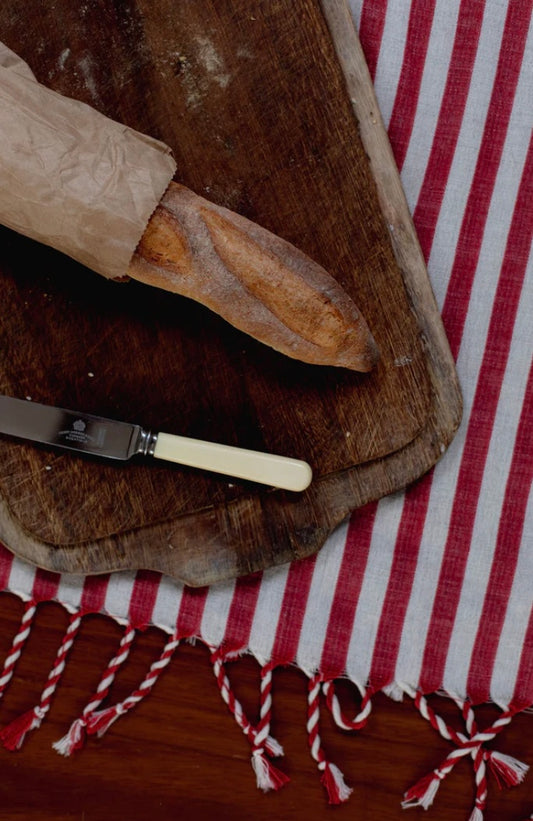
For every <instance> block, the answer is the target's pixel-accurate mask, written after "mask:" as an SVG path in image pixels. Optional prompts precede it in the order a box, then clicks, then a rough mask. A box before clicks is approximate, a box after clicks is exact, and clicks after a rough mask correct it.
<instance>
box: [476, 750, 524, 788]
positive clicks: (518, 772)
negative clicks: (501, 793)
mask: <svg viewBox="0 0 533 821" xmlns="http://www.w3.org/2000/svg"><path fill="white" fill-rule="evenodd" d="M485 758H486V760H487V761H488V762H489V767H490V769H491V772H492V774H493V775H494V777H495V778H496V781H497V782H498V786H499V787H500V789H501V788H503V787H517V786H518V785H519V784H521V783H522V781H523V780H524V778H525V777H526V775H527V773H528V770H529V766H528V765H527V764H524V763H523V761H518V759H517V758H514V757H513V756H511V755H506V754H505V753H499V752H497V751H492V750H490V751H488V752H487V753H486V754H485Z"/></svg>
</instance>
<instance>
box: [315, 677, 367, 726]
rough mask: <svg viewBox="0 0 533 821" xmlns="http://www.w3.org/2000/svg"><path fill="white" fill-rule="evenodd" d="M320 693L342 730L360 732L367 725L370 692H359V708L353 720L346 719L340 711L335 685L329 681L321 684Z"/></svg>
mask: <svg viewBox="0 0 533 821" xmlns="http://www.w3.org/2000/svg"><path fill="white" fill-rule="evenodd" d="M322 691H323V693H324V695H325V697H326V704H327V706H328V708H329V710H330V712H331V715H332V716H333V720H334V721H335V724H336V725H337V726H338V727H341V728H342V729H343V730H361V729H362V728H363V727H364V726H365V724H366V723H367V721H368V719H369V717H370V713H371V712H372V692H371V690H360V693H361V708H360V710H359V712H358V713H357V715H356V716H354V718H351V719H349V718H347V717H346V716H345V715H344V713H343V712H342V710H341V706H340V702H339V699H338V698H337V694H336V692H335V683H334V682H333V681H331V680H329V681H323V682H322Z"/></svg>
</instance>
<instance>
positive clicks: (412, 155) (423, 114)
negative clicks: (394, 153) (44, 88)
mask: <svg viewBox="0 0 533 821" xmlns="http://www.w3.org/2000/svg"><path fill="white" fill-rule="evenodd" d="M459 6H460V0H439V2H437V4H436V6H435V16H434V18H433V25H432V27H431V36H430V38H429V43H428V51H427V55H426V61H425V65H424V73H423V77H422V83H421V85H420V94H419V98H418V104H417V109H416V114H415V119H414V123H413V130H412V134H411V139H410V141H409V148H408V150H407V154H406V156H405V160H404V163H403V166H402V182H403V185H404V189H405V194H406V197H407V201H408V203H409V207H410V208H411V210H414V207H415V205H416V203H417V200H418V197H419V195H420V188H421V187H422V183H423V181H424V174H425V171H426V167H427V164H428V161H429V156H430V153H431V148H432V145H433V137H434V133H435V129H436V127H437V122H438V118H439V113H440V108H441V104H442V97H443V94H444V89H445V86H446V78H447V75H448V69H449V64H450V58H451V55H452V50H453V43H454V38H455V30H456V27H457V16H458V13H459ZM380 56H381V55H380ZM387 58H388V55H384V59H387ZM378 99H379V100H380V106H381V99H380V98H379V95H378Z"/></svg>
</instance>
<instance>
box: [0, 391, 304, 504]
mask: <svg viewBox="0 0 533 821" xmlns="http://www.w3.org/2000/svg"><path fill="white" fill-rule="evenodd" d="M0 433H2V434H7V435H9V436H14V437H16V438H20V439H28V440H30V441H32V442H41V443H43V444H45V445H52V446H54V447H60V448H67V449H68V450H74V451H81V452H83V453H90V454H93V455H96V456H103V457H105V458H107V459H117V460H119V461H127V460H128V459H131V458H132V457H133V456H135V455H137V454H141V455H143V456H153V457H154V458H155V459H163V460H165V461H167V462H176V463H177V464H180V465H187V466H188V467H194V468H200V469H202V470H207V471H211V472H214V473H221V474H224V475H226V476H231V477H235V478H238V479H247V480H249V481H252V482H259V483H261V484H264V485H270V486H271V487H276V488H282V489H284V490H293V491H302V490H305V489H306V488H307V487H308V486H309V484H310V483H311V479H312V471H311V468H310V466H309V465H308V464H307V462H303V461H301V460H300V459H292V458H290V457H287V456H277V455H275V454H272V453H261V452H260V451H255V450H245V449H243V448H238V447H233V446H231V445H223V444H218V443H215V442H206V441H204V440H201V439H190V438H188V437H185V436H176V435H174V434H170V433H152V432H151V431H149V430H145V429H143V428H142V427H141V426H140V425H134V424H130V423H128V422H117V421H115V420H113V419H104V418H102V417H100V416H93V415H92V414H87V413H78V412H77V411H71V410H65V409H64V408H54V407H51V406H49V405H40V404H39V403H38V402H32V401H31V400H27V399H26V400H25V399H15V398H13V397H11V396H0Z"/></svg>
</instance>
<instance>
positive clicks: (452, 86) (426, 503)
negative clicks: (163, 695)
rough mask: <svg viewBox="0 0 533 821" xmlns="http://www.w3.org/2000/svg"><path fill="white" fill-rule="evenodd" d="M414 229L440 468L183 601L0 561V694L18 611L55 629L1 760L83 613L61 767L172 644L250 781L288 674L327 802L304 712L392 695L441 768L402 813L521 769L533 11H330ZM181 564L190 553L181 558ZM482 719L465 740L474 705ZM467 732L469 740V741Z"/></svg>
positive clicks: (514, 6) (272, 750) (145, 587)
mask: <svg viewBox="0 0 533 821" xmlns="http://www.w3.org/2000/svg"><path fill="white" fill-rule="evenodd" d="M350 6H351V11H352V13H353V16H354V20H355V23H356V25H357V28H358V30H359V35H360V39H361V42H362V45H363V49H364V51H365V54H366V57H367V61H368V64H369V67H370V71H371V74H372V77H373V80H374V83H375V88H376V92H377V96H378V101H379V103H380V107H381V111H382V114H383V117H384V120H385V124H386V126H387V128H388V132H389V135H390V140H391V143H392V147H393V151H394V153H395V157H396V160H397V163H398V167H399V169H400V173H401V176H402V180H403V184H404V188H405V191H406V195H407V198H408V202H409V206H410V208H411V211H412V213H413V216H414V221H415V225H416V228H417V231H418V235H419V238H420V242H421V245H422V249H423V252H424V254H425V257H426V260H427V263H428V269H429V274H430V279H431V282H432V285H433V288H434V291H435V294H436V297H437V301H438V304H439V307H440V309H441V312H442V317H443V321H444V325H445V328H446V332H447V334H448V338H449V341H450V345H451V349H452V352H453V355H454V357H455V359H456V362H457V369H458V373H459V378H460V381H461V385H462V389H463V396H464V419H463V423H462V425H461V427H460V429H459V432H458V434H457V436H456V438H455V440H454V441H453V443H452V445H451V447H450V448H449V450H448V452H447V453H446V455H445V456H444V458H443V459H442V461H441V462H440V463H439V464H438V465H437V466H436V467H435V468H434V470H433V471H431V473H430V474H428V475H427V476H425V477H424V478H423V479H422V480H420V481H419V482H417V483H416V484H415V485H414V486H413V487H411V488H409V489H408V490H407V491H406V492H405V493H398V494H395V495H393V496H389V497H387V498H384V499H382V500H380V501H379V502H377V503H373V504H370V505H368V506H366V507H365V508H363V509H361V510H359V511H356V512H355V513H354V514H353V515H352V517H351V519H350V520H349V521H347V522H346V523H344V524H343V525H342V526H340V527H339V528H338V529H337V531H336V532H335V533H334V534H333V535H332V536H331V538H330V539H329V541H328V542H327V543H326V545H325V546H324V548H323V549H322V551H321V552H320V553H319V554H318V555H317V556H316V557H313V558H311V559H307V560H304V561H302V562H299V563H295V564H293V565H291V566H284V567H280V568H276V569H271V570H268V571H267V572H264V573H263V574H258V575H255V576H253V577H251V578H246V579H239V580H237V581H235V582H228V583H224V584H220V585H217V586H213V587H212V588H210V589H197V590H192V589H187V588H185V589H184V588H183V587H182V586H181V585H180V584H178V583H176V582H174V581H172V580H170V579H168V578H164V577H163V578H162V577H160V576H159V575H157V574H155V573H152V572H139V573H137V574H131V573H119V574H114V575H111V576H106V577H97V578H89V579H87V580H83V579H80V578H77V577H71V576H62V577H60V576H55V575H53V574H50V573H46V572H43V571H35V570H34V569H33V568H30V567H29V566H27V565H25V564H24V563H22V562H21V561H19V560H17V559H14V558H12V556H11V555H10V554H9V552H8V551H6V550H3V551H2V552H1V555H0V585H1V587H2V588H3V589H5V590H8V591H11V592H15V593H18V594H19V595H20V596H22V597H23V598H24V600H25V601H26V609H25V611H24V615H23V618H22V622H21V627H20V630H19V632H18V634H17V636H15V637H14V640H13V651H12V653H11V654H10V655H9V657H8V659H6V662H5V665H4V672H3V675H2V676H1V677H0V696H1V695H2V694H3V692H4V690H5V688H6V687H7V684H8V683H9V681H10V680H11V677H12V676H13V674H14V672H15V667H16V661H17V660H18V657H19V655H20V653H21V652H22V651H23V646H24V641H25V639H26V636H27V633H28V630H29V627H30V626H31V622H32V618H33V613H34V611H35V606H36V604H37V603H38V602H39V601H41V600H50V599H54V600H58V601H60V602H62V603H63V604H64V605H65V606H66V607H67V608H68V609H69V611H70V612H71V613H72V617H71V622H70V625H69V630H67V634H66V635H65V639H64V641H63V643H62V646H61V648H60V649H59V651H58V658H57V663H56V665H55V666H54V669H53V670H52V671H51V674H50V677H49V680H48V682H47V683H46V686H45V689H44V690H43V697H42V698H41V702H40V704H39V705H37V706H36V707H35V708H34V709H33V710H31V711H29V713H28V714H27V715H26V716H25V717H22V718H21V721H20V722H19V724H18V725H17V724H16V722H14V724H15V726H14V727H8V728H5V730H4V731H3V733H2V738H3V740H4V743H5V744H6V746H8V747H9V746H11V747H12V748H15V747H17V746H20V744H21V743H22V740H23V738H24V735H25V733H26V732H27V731H28V730H31V729H34V728H35V727H36V726H38V725H39V723H40V722H41V721H42V719H43V718H44V716H45V714H46V712H47V710H48V709H49V706H50V703H51V699H52V695H53V692H54V688H55V685H56V683H57V681H58V679H59V677H60V675H61V673H62V670H63V668H64V664H65V662H66V658H67V654H68V650H69V648H70V646H71V644H72V641H73V640H74V637H75V633H76V630H77V627H78V626H79V618H80V617H81V616H82V615H83V614H84V613H87V612H103V613H108V614H109V615H110V616H112V617H113V618H115V619H116V620H118V621H119V622H121V623H123V624H124V625H125V632H124V637H123V640H122V642H121V646H120V648H119V650H118V651H117V655H116V656H115V657H114V659H112V660H111V661H110V665H109V667H108V668H107V670H106V671H104V674H103V677H102V682H101V687H100V689H99V691H98V692H99V695H100V696H101V698H100V697H99V698H97V699H96V701H95V702H93V703H90V704H88V706H87V708H86V710H85V711H84V713H83V715H82V716H81V717H80V719H78V722H77V723H76V722H74V725H73V727H71V729H70V731H69V733H68V734H67V736H66V737H65V739H63V740H62V742H60V744H59V745H58V749H59V751H60V752H63V753H67V754H68V753H69V752H71V751H72V750H74V749H76V748H77V747H78V746H81V744H82V743H83V734H84V733H85V732H91V731H93V732H99V733H100V734H101V733H102V732H104V731H105V729H107V727H108V726H109V725H110V724H111V722H112V721H113V720H115V719H116V718H117V717H118V715H119V714H120V713H121V712H124V711H126V710H127V709H130V708H131V707H133V706H135V704H136V703H138V701H140V700H141V698H142V697H143V696H144V695H146V694H147V693H148V692H149V691H150V689H151V687H152V686H153V684H154V683H155V680H156V678H157V675H158V674H159V672H161V670H162V669H164V667H165V666H166V664H167V663H168V662H169V661H170V659H171V656H172V652H173V650H174V648H175V646H176V645H177V642H178V641H179V640H180V639H182V638H190V637H197V638H199V639H201V640H202V641H204V642H205V643H206V644H207V645H208V646H209V647H210V648H211V650H212V653H213V656H212V659H213V665H214V668H215V672H216V674H217V681H219V685H220V689H221V693H222V696H223V698H224V700H225V701H226V703H227V705H228V707H229V709H230V710H231V711H232V713H233V714H234V716H235V718H236V720H237V722H238V723H239V724H240V726H241V728H242V729H244V730H245V732H246V733H247V735H248V736H249V738H250V741H251V743H252V746H253V751H254V756H255V758H254V768H255V770H256V773H257V780H258V785H259V786H261V787H263V789H267V788H269V787H272V788H277V787H279V786H281V785H282V783H283V781H284V779H283V777H282V776H281V774H280V772H279V771H278V770H277V769H276V768H274V766H273V765H272V764H271V761H270V759H271V758H272V757H274V756H275V755H276V754H277V753H279V752H280V751H279V749H277V747H276V744H275V742H274V741H273V740H272V739H270V736H269V735H268V730H269V720H270V710H271V709H272V704H271V698H270V685H271V674H272V669H273V668H274V667H275V666H276V665H282V664H289V663H296V664H297V665H298V666H299V668H300V669H302V670H303V671H305V672H306V673H307V674H308V676H309V724H308V732H309V739H310V743H311V752H312V754H313V755H314V757H315V759H316V761H317V765H318V768H319V770H320V772H321V773H322V778H323V781H324V784H325V787H326V790H327V791H328V795H329V800H330V801H332V802H338V801H342V800H345V799H346V798H347V797H348V794H349V790H348V788H347V787H346V786H345V784H344V782H343V779H342V775H341V773H340V771H339V770H338V769H337V768H336V767H335V766H334V765H333V764H331V763H330V762H328V761H327V759H326V756H325V753H324V750H323V748H322V745H321V742H320V737H319V735H318V714H319V709H320V704H321V702H322V703H326V704H327V706H328V707H329V708H330V710H331V712H332V714H333V717H334V719H335V721H336V722H337V723H338V724H339V726H341V727H345V728H349V729H353V730H357V729H359V728H361V727H362V726H363V725H364V723H365V721H366V719H367V717H368V714H369V711H370V709H371V699H372V694H373V693H374V692H376V691H380V690H384V691H385V692H387V693H388V694H390V695H391V696H392V697H396V698H400V697H410V698H413V699H414V701H415V704H416V706H417V707H418V709H419V710H420V712H421V714H422V716H423V717H424V718H426V719H427V720H428V721H430V722H431V724H432V725H433V726H434V727H435V730H436V731H437V732H439V733H440V734H441V735H442V736H444V738H447V739H448V740H449V741H451V742H452V750H453V752H452V753H451V754H450V756H448V757H447V758H446V759H445V761H444V762H443V763H442V764H441V766H440V768H438V770H436V771H435V772H434V773H431V774H429V775H428V776H427V777H426V778H425V779H422V781H421V782H420V783H419V784H417V785H414V787H413V788H412V790H410V791H409V792H408V793H407V794H406V796H405V806H412V805H421V806H424V807H427V806H429V804H430V803H431V802H432V800H433V799H434V797H435V793H436V791H437V789H438V785H439V784H440V782H441V780H442V779H443V778H444V777H445V776H446V775H447V773H448V772H450V771H451V770H452V768H453V766H454V764H455V762H456V761H457V760H459V759H460V758H462V757H463V756H466V755H468V756H469V757H471V759H472V762H473V766H474V769H475V774H476V785H477V788H476V803H475V807H474V809H473V813H472V816H471V818H472V819H473V820H474V821H476V820H477V819H481V818H482V817H483V809H484V806H485V802H486V797H487V789H486V778H485V772H486V767H487V766H490V767H492V769H493V770H494V771H495V772H497V773H498V774H499V775H500V778H501V779H503V780H504V782H506V783H508V784H515V783H518V782H519V781H520V780H521V779H522V777H523V775H524V773H525V770H526V767H525V766H524V765H522V764H520V762H517V761H515V760H514V759H510V758H509V757H507V756H500V755H498V753H497V752H494V751H493V750H487V748H486V747H485V742H486V741H490V740H492V739H493V738H494V737H495V736H496V735H497V734H498V733H499V732H500V731H501V730H502V729H504V728H505V726H506V725H507V724H508V723H509V721H510V720H511V719H512V717H513V715H514V713H515V712H516V711H518V710H521V709H524V708H526V707H529V706H531V705H533V618H532V607H531V605H532V593H531V591H532V584H531V579H532V578H533V504H532V503H531V495H530V489H531V477H532V472H533V449H532V443H533V406H532V399H533V392H532V368H531V360H532V357H531V354H532V350H533V344H532V341H533V282H532V276H531V274H532V265H531V239H532V231H533V147H532V140H531V130H532V129H531V127H532V123H533V25H532V6H533V0H487V2H484V0H389V1H388V2H387V0H351V3H350ZM199 549H201V545H199ZM147 624H155V625H157V626H159V627H161V628H162V629H163V630H165V631H166V632H167V633H168V634H169V640H168V643H167V645H166V647H165V651H164V653H163V655H162V657H161V659H160V660H159V662H158V664H156V665H154V666H153V669H152V670H151V671H150V672H149V673H148V674H147V678H146V679H145V681H144V682H143V683H142V684H141V686H140V688H139V690H137V691H136V692H135V693H133V694H132V696H131V698H130V699H129V700H128V699H126V701H125V702H123V703H122V704H121V705H112V706H111V707H105V705H104V709H103V710H102V709H100V707H101V702H102V701H104V699H105V697H106V695H107V692H108V690H109V686H110V682H111V681H112V678H113V676H114V675H115V673H116V672H117V671H118V669H119V667H120V664H121V663H122V661H123V659H124V657H125V656H126V655H127V652H128V649H129V646H130V645H131V642H132V641H133V638H134V634H135V631H136V630H137V629H138V628H140V627H142V626H144V625H147ZM241 652H250V653H252V654H253V655H254V656H255V657H256V658H257V660H258V661H259V663H260V665H261V671H262V675H261V694H260V696H261V701H260V703H261V711H260V721H259V724H257V725H255V726H252V725H251V724H250V723H249V721H248V719H247V718H246V716H244V713H243V711H242V708H241V706H240V705H239V704H238V702H237V701H236V699H235V697H234V695H233V693H232V690H231V684H230V681H229V678H228V675H227V673H226V668H225V661H227V660H228V659H229V658H233V657H235V655H236V654H238V653H241ZM339 677H348V678H349V679H350V680H351V681H352V682H353V684H354V687H355V689H356V691H358V692H359V693H360V700H359V701H358V704H360V709H359V712H358V715H356V716H355V717H346V716H345V715H343V713H342V712H341V710H340V705H339V702H338V701H337V698H336V695H335V684H334V682H335V679H336V678H339ZM437 691H438V692H444V693H446V694H448V695H449V696H450V697H451V698H453V699H455V701H456V702H457V705H458V708H459V709H460V711H461V714H462V716H463V718H464V731H463V732H458V731H456V730H454V729H453V728H451V727H449V726H448V725H446V724H445V722H444V721H442V719H440V718H439V716H437V715H436V714H435V713H434V712H433V711H432V708H431V707H430V705H429V702H428V701H426V699H425V695H427V694H430V693H434V692H437ZM488 700H492V701H494V702H495V703H496V704H497V705H498V706H499V707H500V708H501V713H500V716H499V718H498V719H497V720H496V721H495V722H494V723H493V724H492V725H491V726H490V727H488V728H483V733H480V731H479V729H478V728H477V727H476V722H475V714H474V710H475V705H476V704H479V703H482V702H486V701H488ZM481 736H482V737H481Z"/></svg>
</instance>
